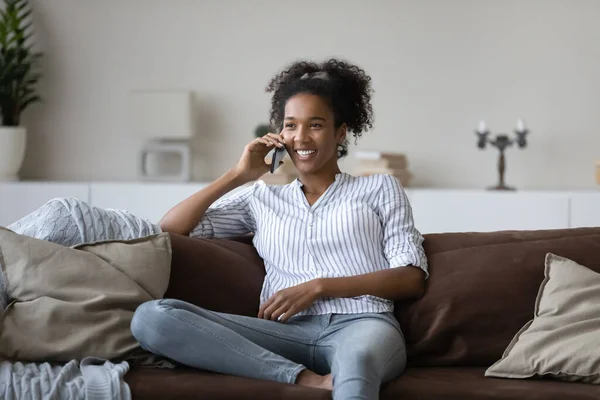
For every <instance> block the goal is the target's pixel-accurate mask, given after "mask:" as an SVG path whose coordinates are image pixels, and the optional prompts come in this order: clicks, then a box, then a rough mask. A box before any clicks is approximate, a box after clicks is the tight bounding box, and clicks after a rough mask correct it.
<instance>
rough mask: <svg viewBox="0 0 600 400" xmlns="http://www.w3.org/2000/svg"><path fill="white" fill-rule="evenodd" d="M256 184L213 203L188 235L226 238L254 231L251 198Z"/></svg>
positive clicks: (254, 224)
mask: <svg viewBox="0 0 600 400" xmlns="http://www.w3.org/2000/svg"><path fill="white" fill-rule="evenodd" d="M255 188H256V184H254V185H252V186H250V187H248V188H244V189H240V190H239V191H237V192H235V193H232V194H230V195H225V196H223V197H221V198H220V199H219V200H217V201H216V202H214V203H213V204H212V205H211V206H210V207H209V208H208V210H206V212H205V213H204V216H203V217H202V219H201V220H200V222H199V223H198V225H196V227H195V228H194V229H193V230H192V232H191V233H190V236H191V237H203V238H228V237H233V236H242V235H245V234H248V233H251V232H254V231H255V229H256V223H255V219H254V215H253V210H252V198H253V195H254V191H255Z"/></svg>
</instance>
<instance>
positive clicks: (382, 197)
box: [190, 173, 427, 315]
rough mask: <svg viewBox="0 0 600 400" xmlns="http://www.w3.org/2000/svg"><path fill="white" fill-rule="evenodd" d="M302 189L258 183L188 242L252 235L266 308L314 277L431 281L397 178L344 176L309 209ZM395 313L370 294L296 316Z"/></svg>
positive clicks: (218, 209)
mask: <svg viewBox="0 0 600 400" xmlns="http://www.w3.org/2000/svg"><path fill="white" fill-rule="evenodd" d="M302 186H303V185H302V183H301V182H300V180H298V179H296V180H295V181H293V182H292V183H290V184H287V185H267V184H265V183H264V182H263V181H260V180H259V181H256V182H255V183H254V184H253V185H252V186H250V187H248V188H245V189H242V190H239V191H238V192H236V193H234V194H232V195H229V196H224V197H222V198H221V199H219V200H217V201H216V202H215V203H214V204H213V205H211V206H210V208H209V209H208V210H207V211H206V213H205V215H204V217H203V218H202V220H201V221H200V223H199V224H198V225H197V226H196V227H195V228H194V230H193V231H192V233H191V234H190V236H193V237H198V236H201V237H209V238H211V237H214V238H227V237H231V236H236V235H243V234H247V233H251V232H253V233H254V238H253V244H254V246H255V248H256V250H257V251H258V254H259V255H260V256H261V257H262V259H263V260H264V263H265V270H266V276H265V281H264V283H263V288H262V292H261V298H260V301H261V304H262V303H264V302H266V301H267V300H268V299H269V298H270V297H271V296H272V295H273V294H274V293H276V292H277V291H279V290H282V289H285V288H288V287H291V286H296V285H299V284H301V283H304V282H307V281H310V280H313V279H317V278H334V277H343V276H353V275H360V274H366V273H369V272H375V271H380V270H384V269H388V268H397V267H403V266H409V265H412V266H415V267H420V268H421V269H423V271H425V273H426V274H427V258H426V255H425V252H424V250H423V247H422V243H423V236H422V235H421V234H420V233H419V231H418V230H417V229H416V228H415V227H414V224H413V217H412V209H411V207H410V204H409V202H408V198H407V196H406V193H405V192H404V190H403V189H402V187H401V185H400V183H399V182H398V180H397V179H396V178H394V177H393V176H391V175H383V174H378V175H371V176H366V177H354V176H352V175H349V174H346V173H339V174H337V175H336V177H335V181H334V182H333V183H332V184H331V185H330V186H329V187H328V188H327V190H326V191H325V192H324V193H323V194H322V195H321V197H320V198H319V199H318V200H317V201H316V202H315V203H314V204H313V205H312V206H311V205H310V204H309V203H308V200H307V199H306V196H305V195H304V193H303V191H302ZM393 307H394V304H393V302H392V301H389V300H386V299H383V298H379V297H375V296H371V295H365V296H358V297H352V298H332V297H325V298H321V299H319V300H317V301H316V302H315V303H314V304H313V305H312V306H311V307H310V308H309V309H307V310H304V311H302V312H300V313H299V314H297V315H318V314H328V313H338V314H359V313H381V312H391V311H393V309H394V308H393Z"/></svg>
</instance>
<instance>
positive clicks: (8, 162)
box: [0, 126, 27, 181]
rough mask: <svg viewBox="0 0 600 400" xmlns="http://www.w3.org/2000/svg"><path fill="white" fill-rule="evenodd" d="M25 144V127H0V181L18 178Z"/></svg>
mask: <svg viewBox="0 0 600 400" xmlns="http://www.w3.org/2000/svg"><path fill="white" fill-rule="evenodd" d="M26 144H27V129H25V127H22V126H1V127H0V181H17V180H19V170H20V169H21V165H22V164H23V159H24V158H25V146H26Z"/></svg>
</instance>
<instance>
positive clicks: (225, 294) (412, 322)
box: [165, 228, 600, 366]
mask: <svg viewBox="0 0 600 400" xmlns="http://www.w3.org/2000/svg"><path fill="white" fill-rule="evenodd" d="M171 236H172V246H173V259H172V265H171V269H172V271H171V280H170V283H169V288H168V290H167V293H166V294H165V297H167V298H177V299H181V300H184V301H187V302H190V303H192V304H197V305H199V306H202V307H205V308H208V309H211V310H215V311H221V312H227V313H233V314H240V315H248V316H256V315H257V312H258V303H259V294H260V290H261V287H262V282H263V279H264V273H265V272H264V265H263V263H262V260H261V258H260V257H259V256H258V254H257V253H256V250H255V249H254V247H253V246H252V238H251V237H241V238H235V239H234V240H224V239H191V238H188V237H184V236H179V235H171ZM424 245H425V251H426V253H427V257H428V260H429V266H430V278H429V279H428V281H427V291H426V294H425V296H424V297H423V298H421V299H419V300H417V301H411V302H398V303H397V304H396V318H397V319H398V320H399V321H400V323H401V325H402V330H403V332H404V334H405V337H406V340H407V344H408V351H409V363H410V364H411V365H421V366H444V365H471V366H489V365H491V364H492V363H494V362H495V361H496V360H498V359H499V358H500V357H501V355H502V353H503V351H504V349H505V348H506V347H507V346H508V344H509V342H510V341H511V340H512V338H513V336H514V335H515V334H516V333H517V331H518V330H519V329H521V327H522V326H523V325H524V324H525V323H526V322H527V321H529V320H530V319H532V317H533V311H534V303H535V298H536V296H537V293H538V289H539V286H540V284H541V283H542V280H543V276H544V258H545V255H546V253H548V252H552V253H555V254H558V255H560V256H563V257H567V258H570V259H572V260H574V261H575V262H577V263H580V264H582V265H585V266H587V267H589V268H592V269H594V270H596V271H600V228H580V229H569V230H544V231H514V232H493V233H447V234H429V235H425V243H424Z"/></svg>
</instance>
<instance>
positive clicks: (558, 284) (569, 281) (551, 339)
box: [485, 254, 600, 384]
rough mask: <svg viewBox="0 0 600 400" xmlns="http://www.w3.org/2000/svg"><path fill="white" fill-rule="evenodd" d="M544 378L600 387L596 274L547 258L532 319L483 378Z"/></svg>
mask: <svg viewBox="0 0 600 400" xmlns="http://www.w3.org/2000/svg"><path fill="white" fill-rule="evenodd" d="M544 375H545V376H548V377H554V378H558V379H562V380H567V381H581V382H588V383H595V384H600V274H599V273H597V272H594V271H592V270H591V269H589V268H586V267H584V266H582V265H579V264H577V263H576V262H574V261H571V260H569V259H566V258H563V257H559V256H557V255H554V254H547V255H546V268H545V279H544V281H543V282H542V284H541V287H540V290H539V293H538V296H537V300H536V304H535V314H534V319H533V320H532V321H529V322H528V323H527V324H526V325H525V326H524V327H523V328H522V329H521V330H520V331H519V332H518V333H517V334H516V336H515V337H514V338H513V340H512V342H511V343H510V345H509V346H508V348H507V349H506V350H505V352H504V354H503V355H502V358H501V359H500V360H499V361H498V362H496V363H495V364H494V365H492V366H491V367H490V368H489V369H488V370H487V371H486V373H485V376H491V377H500V378H529V377H533V376H544Z"/></svg>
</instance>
